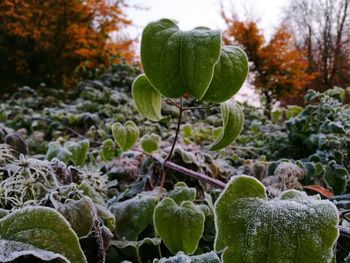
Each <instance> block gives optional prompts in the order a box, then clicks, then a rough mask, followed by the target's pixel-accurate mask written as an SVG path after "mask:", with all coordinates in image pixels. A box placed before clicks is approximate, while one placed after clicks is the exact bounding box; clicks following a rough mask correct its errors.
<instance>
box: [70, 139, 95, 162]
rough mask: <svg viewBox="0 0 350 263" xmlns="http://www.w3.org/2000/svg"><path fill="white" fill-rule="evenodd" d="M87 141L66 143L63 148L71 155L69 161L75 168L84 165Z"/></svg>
mask: <svg viewBox="0 0 350 263" xmlns="http://www.w3.org/2000/svg"><path fill="white" fill-rule="evenodd" d="M89 145H90V143H89V141H88V140H82V141H80V142H66V143H65V144H64V148H66V149H67V150H68V151H70V152H71V153H72V155H71V157H70V159H71V161H72V162H73V163H74V165H76V166H82V165H83V164H84V163H85V160H86V156H87V152H88V150H89Z"/></svg>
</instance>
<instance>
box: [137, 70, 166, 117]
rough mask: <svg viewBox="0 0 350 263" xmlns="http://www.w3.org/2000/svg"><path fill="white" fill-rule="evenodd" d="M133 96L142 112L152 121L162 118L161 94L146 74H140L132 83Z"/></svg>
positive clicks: (139, 110)
mask: <svg viewBox="0 0 350 263" xmlns="http://www.w3.org/2000/svg"><path fill="white" fill-rule="evenodd" d="M132 97H133V99H134V101H135V105H136V109H137V110H138V112H139V113H140V114H142V115H143V116H145V117H146V118H147V119H150V120H151V121H159V120H160V119H162V114H161V112H160V111H161V106H162V99H161V96H160V94H159V92H158V91H157V90H155V89H154V88H153V86H152V84H151V83H150V82H149V81H148V79H147V77H146V76H145V75H144V74H143V75H140V76H138V77H137V78H136V79H135V81H134V83H133V84H132Z"/></svg>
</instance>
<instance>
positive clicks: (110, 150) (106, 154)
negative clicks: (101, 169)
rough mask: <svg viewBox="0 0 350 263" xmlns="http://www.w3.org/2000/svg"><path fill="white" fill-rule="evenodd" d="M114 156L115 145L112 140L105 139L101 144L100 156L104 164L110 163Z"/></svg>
mask: <svg viewBox="0 0 350 263" xmlns="http://www.w3.org/2000/svg"><path fill="white" fill-rule="evenodd" d="M115 155H116V149H115V145H114V142H113V140H112V139H106V140H104V141H103V142H102V146H101V150H100V156H101V159H102V160H103V161H105V162H109V161H112V160H113V158H114V157H115Z"/></svg>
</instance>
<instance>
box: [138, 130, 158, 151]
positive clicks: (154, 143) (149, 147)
mask: <svg viewBox="0 0 350 263" xmlns="http://www.w3.org/2000/svg"><path fill="white" fill-rule="evenodd" d="M159 142H160V137H159V136H158V135H156V134H151V135H148V134H146V135H145V136H143V137H142V139H141V147H142V150H144V151H145V152H146V153H152V152H155V151H157V150H158V144H159Z"/></svg>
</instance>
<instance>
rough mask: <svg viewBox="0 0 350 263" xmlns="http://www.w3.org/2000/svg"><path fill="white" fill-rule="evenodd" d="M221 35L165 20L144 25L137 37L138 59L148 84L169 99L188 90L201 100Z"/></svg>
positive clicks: (217, 51) (212, 71)
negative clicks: (184, 27)
mask: <svg viewBox="0 0 350 263" xmlns="http://www.w3.org/2000/svg"><path fill="white" fill-rule="evenodd" d="M220 50H221V34H220V32H219V31H216V30H209V29H207V28H203V27H201V28H195V29H193V30H190V31H181V30H179V28H178V27H177V25H176V23H175V22H174V21H172V20H169V19H161V20H159V21H156V22H153V23H150V24H148V25H147V26H146V27H145V29H144V31H143V33H142V39H141V62H142V66H143V69H144V71H145V74H146V76H147V78H148V80H149V81H150V82H151V84H152V86H153V87H154V88H155V89H156V90H158V91H159V93H161V94H162V95H164V96H166V97H169V98H178V97H181V96H182V95H183V94H184V93H186V92H189V93H190V94H192V95H193V96H195V97H196V98H197V99H201V98H202V97H203V95H204V94H205V92H206V91H207V89H208V87H209V84H210V82H211V80H212V77H213V74H214V66H215V64H216V62H217V61H218V59H219V57H220Z"/></svg>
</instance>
